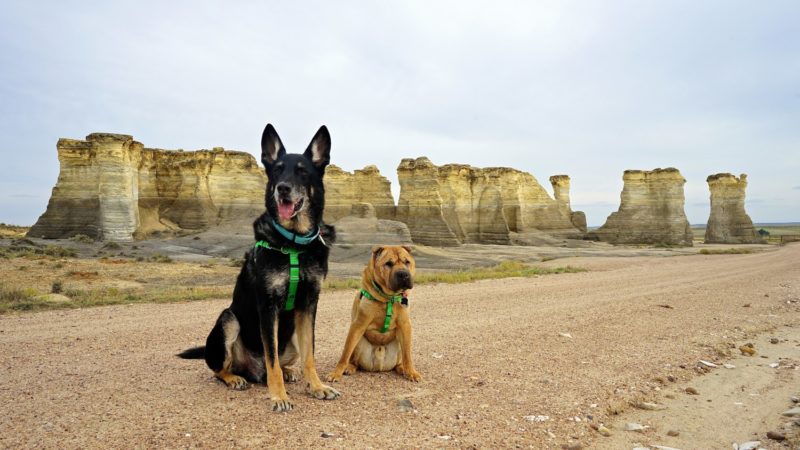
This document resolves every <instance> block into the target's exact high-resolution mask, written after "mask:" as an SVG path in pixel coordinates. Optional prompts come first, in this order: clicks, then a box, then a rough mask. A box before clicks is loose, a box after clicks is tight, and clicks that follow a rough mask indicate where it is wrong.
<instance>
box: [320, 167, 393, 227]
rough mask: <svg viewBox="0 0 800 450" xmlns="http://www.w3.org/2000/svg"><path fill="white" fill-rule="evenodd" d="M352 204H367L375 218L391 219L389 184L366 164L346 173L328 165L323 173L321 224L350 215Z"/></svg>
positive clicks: (391, 208)
mask: <svg viewBox="0 0 800 450" xmlns="http://www.w3.org/2000/svg"><path fill="white" fill-rule="evenodd" d="M356 203H369V204H371V205H372V206H373V207H374V209H375V215H376V217H377V218H378V219H383V220H393V219H394V216H395V205H394V197H392V191H391V183H390V182H389V180H388V179H387V178H386V177H384V176H383V175H381V173H380V171H379V170H378V168H377V167H375V166H372V165H370V166H367V167H364V168H363V169H361V170H355V171H353V173H349V172H345V171H344V170H342V169H340V168H339V167H337V166H334V165H329V166H328V168H327V169H326V171H325V222H327V223H333V222H336V221H337V220H339V219H341V218H342V217H345V216H348V215H350V213H351V208H352V207H353V205H355V204H356Z"/></svg>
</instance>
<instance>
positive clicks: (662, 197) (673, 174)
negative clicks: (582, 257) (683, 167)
mask: <svg viewBox="0 0 800 450" xmlns="http://www.w3.org/2000/svg"><path fill="white" fill-rule="evenodd" d="M622 180H623V182H624V183H625V184H624V186H623V188H622V195H621V196H620V197H621V202H620V206H619V210H618V211H617V212H614V213H611V215H610V216H608V219H607V220H606V223H605V224H604V225H603V226H602V227H600V228H598V229H597V230H596V231H595V232H593V233H590V234H591V235H592V236H595V237H597V238H598V239H600V240H601V241H605V242H610V243H614V244H666V245H687V246H691V245H692V232H691V229H690V227H689V221H688V220H687V219H686V213H685V212H684V209H683V206H684V195H683V185H684V184H685V183H686V180H685V179H684V178H683V176H682V175H681V173H680V172H679V171H678V170H677V169H674V168H667V169H655V170H652V171H642V170H626V171H625V173H624V175H623V176H622Z"/></svg>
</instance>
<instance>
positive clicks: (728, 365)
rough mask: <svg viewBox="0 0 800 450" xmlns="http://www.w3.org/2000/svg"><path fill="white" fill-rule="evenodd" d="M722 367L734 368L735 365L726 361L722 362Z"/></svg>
mask: <svg viewBox="0 0 800 450" xmlns="http://www.w3.org/2000/svg"><path fill="white" fill-rule="evenodd" d="M722 367H724V368H726V369H735V368H736V366H734V365H733V364H728V363H725V364H723V365H722Z"/></svg>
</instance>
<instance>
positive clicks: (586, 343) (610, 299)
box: [0, 244, 800, 450]
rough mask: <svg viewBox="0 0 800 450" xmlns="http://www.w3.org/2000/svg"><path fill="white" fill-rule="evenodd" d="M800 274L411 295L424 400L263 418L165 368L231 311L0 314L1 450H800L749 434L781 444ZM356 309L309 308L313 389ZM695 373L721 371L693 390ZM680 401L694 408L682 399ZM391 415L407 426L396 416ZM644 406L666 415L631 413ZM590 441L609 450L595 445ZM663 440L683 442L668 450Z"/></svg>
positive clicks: (781, 258) (382, 382)
mask: <svg viewBox="0 0 800 450" xmlns="http://www.w3.org/2000/svg"><path fill="white" fill-rule="evenodd" d="M799 261H800V244H795V245H789V246H785V247H782V248H779V249H775V250H774V251H765V252H761V253H755V254H746V255H708V256H702V255H695V256H679V257H673V258H663V257H651V256H636V257H630V258H604V257H594V258H588V257H576V258H574V259H573V260H571V261H570V264H572V265H576V266H581V267H588V268H590V269H591V271H590V272H584V273H575V274H562V275H551V276H544V277H540V278H533V279H506V280H502V281H483V282H476V283H472V284H464V285H430V286H421V287H419V288H417V289H415V292H414V293H413V296H412V298H411V303H412V307H413V311H412V320H413V323H414V336H415V351H414V353H415V356H416V362H417V367H418V369H419V370H420V372H421V373H422V374H423V376H424V377H425V379H424V380H423V381H422V382H421V383H418V384H414V383H411V382H408V381H405V380H404V379H402V378H399V377H398V376H396V375H394V374H367V373H358V374H356V375H353V376H350V377H346V378H345V379H344V380H343V382H341V383H339V384H338V385H337V387H338V388H339V389H340V390H341V391H342V392H343V396H342V398H341V399H339V400H335V401H331V402H323V401H319V400H314V399H311V398H310V397H308V396H307V395H305V393H304V387H303V385H302V383H298V384H293V385H289V387H288V391H289V395H290V396H291V397H292V398H293V400H294V401H295V404H296V407H295V410H294V411H292V412H291V413H288V414H275V413H272V412H269V410H268V402H267V392H266V389H265V388H264V387H263V386H255V387H253V388H252V389H250V390H247V391H244V392H236V391H231V390H228V389H227V388H225V387H224V386H223V385H221V384H220V383H218V382H216V381H215V380H214V379H213V377H212V376H211V373H210V371H209V370H208V369H207V368H206V367H205V365H204V363H203V362H201V361H184V360H180V359H178V358H176V357H175V356H173V355H174V354H175V353H176V352H178V351H180V350H183V349H184V348H186V347H189V346H192V345H197V344H199V343H202V342H203V341H204V340H205V335H206V333H207V332H208V330H209V329H210V327H211V326H212V324H213V322H214V320H215V319H216V316H217V314H218V313H219V311H220V310H221V309H222V308H224V307H225V306H226V305H227V304H228V300H211V301H200V302H193V303H178V304H146V305H133V306H111V307H98V308H90V309H83V310H66V311H50V312H43V313H35V314H21V315H6V316H0V348H2V352H0V367H2V370H0V417H2V419H0V447H3V448H20V447H28V448H30V447H36V448H111V447H116V448H119V447H125V448H155V447H162V448H199V447H205V448H222V447H231V448H254V447H265V446H266V447H270V448H272V447H276V446H278V445H280V446H285V447H300V448H309V447H311V446H312V445H313V446H318V447H330V448H350V447H355V448H369V447H372V448H385V447H392V448H396V447H436V448H448V447H453V448H470V447H478V448H487V447H494V448H497V447H505V448H507V447H515V446H518V447H524V448H561V446H562V445H572V446H573V447H572V448H578V447H577V444H580V445H582V446H583V448H623V449H624V448H632V447H633V445H634V444H635V443H642V444H660V445H670V446H676V447H678V448H683V449H684V450H685V449H690V448H726V449H727V448H731V443H733V442H740V443H741V442H744V441H748V440H751V439H752V438H753V437H759V438H760V439H761V440H762V441H763V443H762V447H763V448H768V449H769V448H791V446H792V445H795V446H797V445H798V441H797V440H795V441H793V442H790V443H783V444H781V443H777V442H774V441H768V440H766V439H765V438H764V433H766V432H767V431H770V430H774V429H783V428H782V426H783V423H784V422H787V421H788V420H789V419H787V418H782V417H781V416H780V413H781V412H782V411H784V410H785V409H788V407H789V406H790V403H789V398H788V396H789V395H790V394H794V395H796V394H798V392H797V390H800V387H799V386H800V370H797V368H798V359H800V358H799V357H798V343H800V334H799V333H798V331H799V330H800V328H798V325H800V281H798V280H800V262H799ZM545 264H553V265H563V261H558V260H556V261H549V262H547V263H545ZM351 300H352V293H350V292H334V293H326V294H324V295H323V297H322V299H321V302H320V308H319V315H318V322H317V351H316V354H317V361H318V367H319V371H320V372H321V373H326V372H327V371H328V370H330V369H331V368H332V367H333V365H334V363H335V360H336V358H337V356H338V354H339V352H340V350H341V345H342V343H343V340H344V336H345V333H346V328H347V323H348V316H349V306H350V302H351ZM746 305H749V306H746ZM562 333H563V335H562ZM567 333H568V335H567ZM771 337H776V338H778V339H779V343H778V344H768V343H766V340H768V339H769V338H771ZM745 342H754V343H755V344H756V349H757V350H758V351H759V355H756V356H755V357H751V358H748V359H746V360H745V359H744V358H743V357H737V356H735V353H738V352H737V351H735V348H734V349H731V346H733V347H736V346H738V345H741V344H743V343H745ZM761 355H765V356H768V358H766V359H763V358H760V357H759V356H761ZM781 358H783V359H781ZM700 359H703V360H707V361H711V362H714V363H716V364H722V363H727V362H730V363H732V364H734V365H736V368H735V369H724V368H722V367H720V368H716V369H711V370H710V373H709V374H707V375H702V376H701V375H700V374H699V372H698V370H697V369H696V367H697V365H698V361H699V360H700ZM773 362H778V363H779V367H778V368H771V367H769V366H768V365H767V366H765V364H769V363H773ZM767 369H769V370H767ZM670 380H675V381H670ZM687 386H693V387H695V388H696V389H697V390H698V391H699V394H700V395H697V396H689V395H688V394H685V393H682V392H683V389H685V387H687ZM793 390H794V391H793ZM751 394H757V396H754V395H751ZM667 395H669V396H671V397H674V399H670V398H668V397H667ZM403 399H407V400H409V401H410V402H411V403H412V404H413V407H414V411H411V412H404V411H402V410H401V409H400V408H399V407H398V401H399V400H403ZM708 400H711V402H708ZM641 401H651V402H657V403H660V404H664V405H666V406H667V409H666V410H663V411H649V412H642V411H639V410H636V409H634V408H633V407H631V406H630V405H631V404H632V403H637V402H641ZM726 402H727V403H729V404H727V405H726ZM736 403H742V405H738V404H736ZM731 404H732V405H731ZM687 405H688V406H687ZM708 405H714V406H719V408H720V409H716V408H713V407H709V406H708ZM539 416H541V417H539ZM576 418H577V419H579V420H580V421H578V420H576ZM626 422H638V423H642V424H646V425H650V426H651V427H652V428H650V429H648V430H647V431H646V432H645V433H644V434H638V433H636V434H635V435H634V434H633V433H634V432H626V431H622V426H623V425H624V423H626ZM597 423H604V424H606V425H607V426H609V427H610V428H611V434H612V436H611V437H603V436H600V435H599V434H598V433H597V432H596V431H594V430H593V429H592V428H591V427H590V425H591V424H597ZM795 428H797V427H795ZM671 429H675V430H678V431H680V435H679V436H678V437H676V438H670V437H667V436H666V434H665V433H666V432H667V431H668V430H671ZM323 433H325V434H323ZM754 433H755V434H756V436H754ZM789 435H790V438H792V437H791V433H789ZM324 436H328V437H324ZM670 439H673V440H670ZM792 439H796V437H794V438H792ZM795 448H797V447H795Z"/></svg>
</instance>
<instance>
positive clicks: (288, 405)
mask: <svg viewBox="0 0 800 450" xmlns="http://www.w3.org/2000/svg"><path fill="white" fill-rule="evenodd" d="M270 402H271V403H272V410H273V411H274V412H279V413H280V412H289V411H291V410H292V409H294V404H293V403H292V402H290V401H289V399H288V398H271V399H270Z"/></svg>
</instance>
